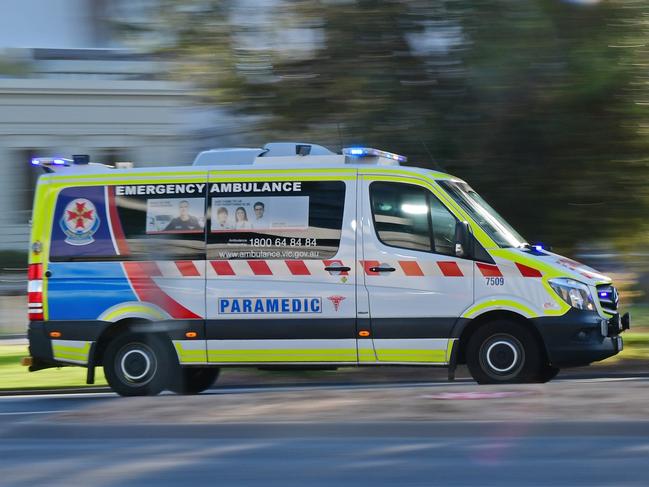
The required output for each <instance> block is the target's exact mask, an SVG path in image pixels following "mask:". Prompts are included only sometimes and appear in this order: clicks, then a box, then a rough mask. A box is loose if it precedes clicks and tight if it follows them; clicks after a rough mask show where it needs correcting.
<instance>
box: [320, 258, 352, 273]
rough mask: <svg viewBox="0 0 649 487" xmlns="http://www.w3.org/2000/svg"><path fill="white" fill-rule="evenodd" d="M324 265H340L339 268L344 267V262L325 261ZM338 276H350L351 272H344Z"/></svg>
mask: <svg viewBox="0 0 649 487" xmlns="http://www.w3.org/2000/svg"><path fill="white" fill-rule="evenodd" d="M322 263H323V264H324V266H325V267H329V266H332V265H334V264H336V265H339V266H344V265H345V264H343V261H342V260H323V261H322ZM336 275H337V276H348V275H349V272H348V271H342V272H339V273H337V274H336Z"/></svg>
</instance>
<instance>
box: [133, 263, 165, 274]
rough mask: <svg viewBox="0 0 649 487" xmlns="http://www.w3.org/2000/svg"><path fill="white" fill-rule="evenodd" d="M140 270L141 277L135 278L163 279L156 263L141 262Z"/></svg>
mask: <svg viewBox="0 0 649 487" xmlns="http://www.w3.org/2000/svg"><path fill="white" fill-rule="evenodd" d="M139 270H140V272H141V273H142V274H141V275H136V276H135V277H161V276H162V272H161V271H160V268H159V267H158V264H156V263H155V262H140V266H139Z"/></svg>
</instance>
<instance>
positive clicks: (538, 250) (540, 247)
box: [533, 245, 543, 252]
mask: <svg viewBox="0 0 649 487" xmlns="http://www.w3.org/2000/svg"><path fill="white" fill-rule="evenodd" d="M533 247H534V249H536V251H537V252H543V245H534V246H533Z"/></svg>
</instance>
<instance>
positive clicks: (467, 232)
mask: <svg viewBox="0 0 649 487" xmlns="http://www.w3.org/2000/svg"><path fill="white" fill-rule="evenodd" d="M471 254H472V249H471V227H469V224H468V223H467V222H457V223H456V224H455V256H456V257H462V258H465V259H467V258H470V257H471Z"/></svg>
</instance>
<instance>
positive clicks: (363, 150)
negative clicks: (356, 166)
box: [343, 147, 408, 162]
mask: <svg viewBox="0 0 649 487" xmlns="http://www.w3.org/2000/svg"><path fill="white" fill-rule="evenodd" d="M343 154H344V155H346V156H350V157H385V158H386V159H392V160H393V161H397V162H406V161H407V160H408V158H407V157H406V156H401V155H399V154H394V153H392V152H386V151H383V150H379V149H372V148H371V147H346V148H344V149H343Z"/></svg>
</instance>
